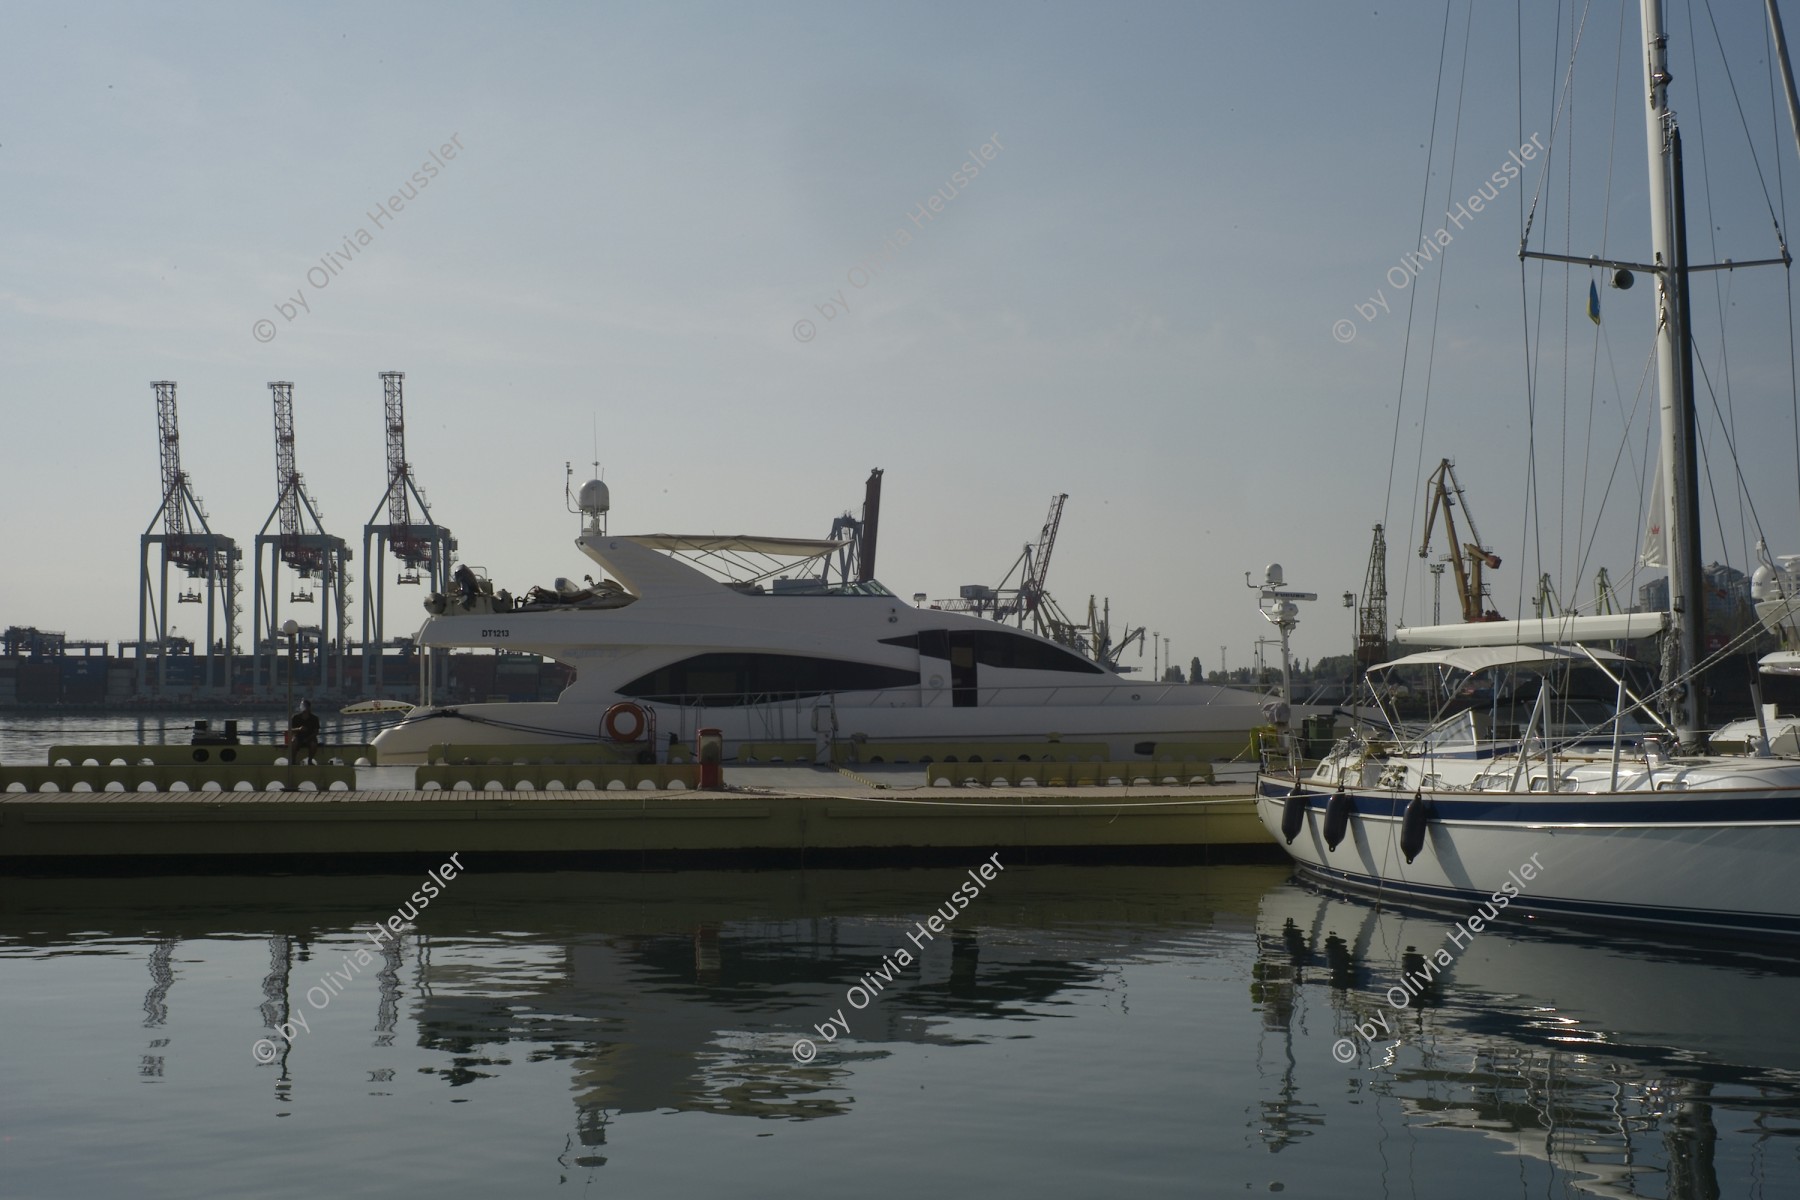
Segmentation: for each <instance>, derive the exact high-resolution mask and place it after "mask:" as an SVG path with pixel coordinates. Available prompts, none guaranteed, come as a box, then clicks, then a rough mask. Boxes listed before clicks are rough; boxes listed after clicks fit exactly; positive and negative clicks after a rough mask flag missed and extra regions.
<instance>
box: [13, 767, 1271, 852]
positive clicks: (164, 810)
mask: <svg viewBox="0 0 1800 1200" xmlns="http://www.w3.org/2000/svg"><path fill="white" fill-rule="evenodd" d="M302 770H304V768H302ZM320 770H321V771H323V770H326V768H320ZM378 770H380V769H378ZM921 776H922V773H921V772H918V771H913V772H911V773H910V774H908V773H906V772H902V771H898V770H892V771H891V773H889V774H887V775H886V777H885V778H881V779H877V778H874V777H872V776H869V775H862V776H851V775H847V774H843V773H839V772H837V771H830V770H821V769H815V770H807V769H804V768H738V769H732V770H729V771H728V773H727V786H726V788H725V789H723V790H719V791H700V790H649V788H648V786H647V785H646V786H645V787H644V788H643V789H638V790H627V789H622V788H618V787H615V788H614V789H612V790H603V789H599V788H594V789H582V790H577V789H575V788H558V789H554V790H543V789H538V788H532V789H530V790H493V789H490V788H485V787H480V786H477V787H473V788H465V789H452V788H444V789H437V790H430V791H417V790H411V789H407V790H399V789H382V788H375V787H368V786H358V787H354V788H347V789H344V790H332V789H331V788H330V787H329V785H327V786H326V787H321V788H318V789H316V790H315V789H308V790H300V789H293V788H291V789H284V790H280V791H273V790H187V791H164V790H157V791H147V790H127V791H99V790H92V791H55V792H48V791H31V792H25V791H11V792H5V793H0V870H4V871H7V872H13V873H18V872H28V873H34V874H36V873H59V874H67V873H99V874H116V873H125V874H176V873H216V872H237V873H243V872H264V871H282V870H292V871H307V872H319V871H333V872H364V871H369V870H381V869H386V868H387V867H389V866H393V867H401V866H407V865H411V864H414V863H418V862H423V861H426V860H433V861H435V860H439V859H441V858H442V857H443V856H444V855H447V854H450V853H455V852H461V853H462V854H463V855H464V857H465V861H468V862H470V863H471V865H472V866H476V867H479V866H487V867H488V868H490V869H501V868H504V867H526V866H531V867H608V868H625V869H639V870H642V869H653V870H667V869H674V868H681V867H690V866H764V867H797V866H831V865H839V866H843V865H876V864H880V865H927V864H932V863H940V862H944V863H954V862H961V861H964V860H965V859H966V858H967V857H968V855H969V853H970V852H972V851H980V852H981V853H982V854H986V853H991V852H993V851H995V850H1004V851H1006V852H1007V854H1008V856H1009V857H1008V861H1019V862H1098V861H1108V862H1120V861H1127V862H1129V861H1157V862H1188V863H1211V862H1259V861H1266V862H1276V861H1282V858H1281V855H1280V853H1279V850H1278V849H1277V847H1276V845H1275V843H1274V841H1273V839H1271V838H1270V836H1269V835H1268V833H1267V831H1266V830H1264V829H1263V827H1262V824H1261V822H1260V821H1258V819H1257V817H1256V810H1255V802H1254V800H1253V798H1252V796H1251V794H1250V789H1249V788H1248V787H1247V786H1245V785H1244V784H1243V783H1237V782H1232V783H1223V784H1218V783H1215V784H1198V785H1189V786H1170V785H1167V784H1159V785H1150V784H1139V785H1135V786H1121V785H1114V786H1067V787H1036V786H1010V785H1008V786H999V785H986V786H981V787H967V786H965V787H947V786H941V785H940V786H936V787H933V786H929V785H927V784H925V783H924V780H923V778H922V777H921ZM342 786H343V785H342V784H341V783H340V784H338V787H339V788H342Z"/></svg>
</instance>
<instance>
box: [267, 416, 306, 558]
mask: <svg viewBox="0 0 1800 1200" xmlns="http://www.w3.org/2000/svg"><path fill="white" fill-rule="evenodd" d="M269 395H270V398H271V399H272V400H273V401H274V403H275V494H276V496H278V497H280V500H279V502H278V504H277V509H278V511H279V513H280V516H281V533H282V536H283V537H288V538H291V537H293V536H294V535H296V534H298V533H299V532H300V472H299V470H298V469H296V467H295V465H294V385H293V384H291V383H271V384H270V385H269Z"/></svg>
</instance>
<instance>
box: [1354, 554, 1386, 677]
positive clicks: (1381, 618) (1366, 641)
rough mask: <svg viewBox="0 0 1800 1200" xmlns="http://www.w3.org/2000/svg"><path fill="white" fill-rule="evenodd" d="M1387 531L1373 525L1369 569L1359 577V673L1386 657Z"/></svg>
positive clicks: (1357, 622) (1384, 659) (1357, 636)
mask: <svg viewBox="0 0 1800 1200" xmlns="http://www.w3.org/2000/svg"><path fill="white" fill-rule="evenodd" d="M1387 610H1388V596H1387V534H1386V532H1385V531H1383V529H1382V527H1381V526H1379V525H1377V526H1375V537H1374V539H1373V541H1372V542H1371V543H1370V545H1369V569H1368V572H1367V573H1366V574H1365V575H1364V576H1363V590H1362V604H1361V605H1360V606H1359V607H1358V611H1357V614H1356V669H1357V672H1358V673H1359V674H1360V673H1361V672H1363V671H1366V670H1368V669H1369V668H1370V667H1372V666H1374V665H1375V664H1376V663H1380V662H1386V661H1387V656H1388V635H1387V629H1388V616H1387Z"/></svg>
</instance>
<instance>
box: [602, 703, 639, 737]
mask: <svg viewBox="0 0 1800 1200" xmlns="http://www.w3.org/2000/svg"><path fill="white" fill-rule="evenodd" d="M649 725H650V717H649V715H648V714H646V713H645V712H644V708H643V705H641V704H633V703H632V702H631V701H629V700H621V701H619V703H617V704H615V705H613V706H612V707H611V708H609V709H607V710H606V714H605V715H604V716H602V717H601V718H600V731H601V732H602V733H603V734H605V735H606V736H607V737H608V738H609V739H611V740H612V741H615V742H635V741H637V740H638V739H639V738H640V737H642V736H643V735H644V730H645V729H647V728H649Z"/></svg>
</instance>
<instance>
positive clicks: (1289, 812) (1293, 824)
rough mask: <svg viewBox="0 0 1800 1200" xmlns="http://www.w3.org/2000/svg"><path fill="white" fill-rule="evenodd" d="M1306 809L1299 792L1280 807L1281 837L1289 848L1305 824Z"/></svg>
mask: <svg viewBox="0 0 1800 1200" xmlns="http://www.w3.org/2000/svg"><path fill="white" fill-rule="evenodd" d="M1306 808H1307V804H1306V797H1305V796H1302V795H1301V794H1300V793H1299V792H1295V793H1293V794H1292V795H1290V796H1289V797H1288V798H1287V803H1286V804H1284V805H1282V806H1281V836H1282V839H1283V840H1284V841H1285V842H1286V843H1287V844H1288V845H1290V846H1291V845H1293V844H1294V839H1295V838H1297V837H1299V836H1300V827H1301V826H1303V825H1305V824H1306Z"/></svg>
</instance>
